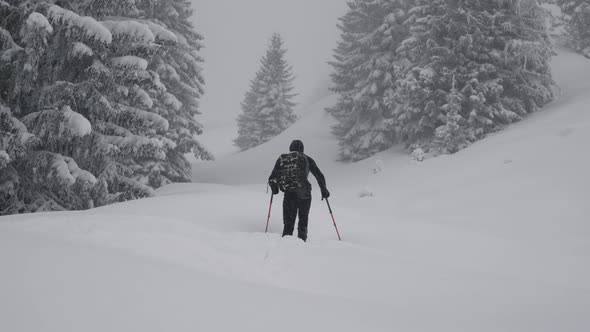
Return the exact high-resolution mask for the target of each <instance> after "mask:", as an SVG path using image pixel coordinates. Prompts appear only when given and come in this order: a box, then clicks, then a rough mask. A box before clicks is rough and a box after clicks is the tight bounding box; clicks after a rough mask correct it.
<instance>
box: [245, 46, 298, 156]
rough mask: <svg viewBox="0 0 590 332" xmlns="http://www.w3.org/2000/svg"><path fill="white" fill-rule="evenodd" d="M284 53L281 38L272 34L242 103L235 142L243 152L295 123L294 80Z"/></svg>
mask: <svg viewBox="0 0 590 332" xmlns="http://www.w3.org/2000/svg"><path fill="white" fill-rule="evenodd" d="M286 53H287V50H286V49H285V48H284V43H283V39H282V38H281V36H280V35H279V34H274V35H273V36H272V38H271V40H270V43H269V46H268V50H267V51H266V55H265V56H264V57H263V58H262V60H261V64H260V69H259V71H258V72H257V73H256V77H255V79H254V80H253V81H252V83H251V85H250V90H249V92H247V93H246V96H245V98H244V101H243V102H242V110H243V114H241V115H240V116H239V118H238V137H237V138H236V139H235V140H234V143H235V145H236V146H238V147H239V148H240V149H242V150H247V149H250V148H253V147H255V146H257V145H260V144H262V143H264V142H267V141H269V140H270V139H272V138H273V137H275V136H277V135H278V134H280V133H282V132H283V131H284V130H285V129H287V128H289V126H291V125H292V124H293V123H294V122H295V120H296V116H295V114H294V113H293V107H294V106H295V103H294V102H293V98H294V97H295V94H294V93H293V90H294V88H293V84H292V83H293V80H294V77H293V73H292V68H291V66H290V65H289V64H288V63H287V60H286V59H285V55H286Z"/></svg>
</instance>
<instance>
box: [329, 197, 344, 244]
mask: <svg viewBox="0 0 590 332" xmlns="http://www.w3.org/2000/svg"><path fill="white" fill-rule="evenodd" d="M326 203H327V204H328V210H330V216H332V222H333V223H334V228H336V234H337V235H338V241H342V238H341V237H340V232H339V231H338V226H336V220H334V213H332V207H330V201H328V199H327V198H326Z"/></svg>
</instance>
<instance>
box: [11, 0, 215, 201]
mask: <svg viewBox="0 0 590 332" xmlns="http://www.w3.org/2000/svg"><path fill="white" fill-rule="evenodd" d="M57 3H59V4H60V5H55V4H53V1H49V0H48V1H34V2H29V1H16V0H11V1H6V2H5V1H3V2H1V3H0V14H2V17H3V18H5V19H3V20H1V21H0V73H1V75H0V101H2V107H3V112H2V114H3V117H4V118H8V115H6V114H9V113H10V116H11V117H12V118H13V119H15V121H17V122H14V121H11V122H10V123H20V125H18V126H17V127H18V128H20V129H19V130H18V132H22V133H24V134H23V135H25V136H26V137H27V138H28V139H27V140H26V141H27V142H29V143H27V144H26V145H25V147H26V149H25V148H21V149H19V150H18V151H21V150H22V151H24V152H22V153H19V154H14V153H12V154H11V153H10V152H8V151H9V150H10V151H13V150H14V148H10V149H8V148H7V147H6V148H5V147H4V146H7V144H8V143H6V142H7V141H8V140H9V139H8V138H9V137H11V136H10V135H12V136H14V135H15V134H14V132H15V129H14V128H11V127H9V126H8V125H4V126H3V127H2V129H1V130H0V134H1V135H2V136H1V137H0V142H2V146H0V150H1V151H6V152H3V153H1V154H2V158H1V159H2V162H0V164H2V165H3V168H2V169H1V170H0V181H5V180H6V179H11V180H10V181H11V182H10V183H12V185H11V186H12V188H14V190H13V192H16V193H18V195H16V196H14V197H16V198H15V200H13V201H12V203H10V206H9V207H7V208H6V209H2V210H0V213H15V212H34V211H44V210H60V209H83V208H89V207H93V206H98V205H104V204H108V203H111V202H116V201H122V200H127V199H134V198H140V197H146V196H151V195H153V193H154V191H153V189H154V188H157V187H159V186H161V185H164V184H166V183H170V182H173V181H188V180H189V176H190V165H189V163H188V162H187V161H186V159H185V157H184V153H187V152H190V151H191V150H192V151H194V152H195V153H196V154H197V155H198V156H200V157H207V158H208V157H210V155H209V154H208V153H207V152H206V151H205V150H204V149H202V147H201V146H200V145H199V144H198V142H197V141H196V138H195V136H196V134H198V133H199V132H200V130H201V126H200V125H199V124H198V122H196V120H195V119H194V115H195V114H196V113H197V106H198V98H199V97H200V96H201V94H202V84H203V82H202V77H201V76H200V58H199V57H198V55H197V54H196V52H197V51H198V47H196V46H195V45H197V44H198V43H199V40H200V39H199V38H197V37H198V34H196V32H194V31H193V32H194V34H193V35H189V34H187V32H186V31H185V30H186V29H192V26H191V25H190V23H189V22H188V17H189V16H190V14H191V11H190V7H189V4H188V2H186V1H173V0H169V1H152V2H149V1H147V0H146V1H112V0H82V1H77V2H68V1H58V2H57ZM142 6H143V7H142ZM150 6H151V7H150ZM157 6H159V7H157ZM174 6H176V9H175V10H172V9H174V8H172V7H174ZM148 7H149V8H152V11H153V13H158V15H160V16H159V17H160V18H161V19H162V20H160V19H158V18H156V17H155V16H153V17H152V16H148V15H147V14H146V11H145V10H144V8H148ZM166 17H168V21H169V22H170V25H171V26H174V24H176V26H178V31H174V30H171V29H168V28H167V25H166V24H165V23H164V22H163V20H164V19H165V18H166ZM183 34H184V35H183ZM189 37H190V38H193V37H194V38H193V39H194V40H192V41H188V38H189ZM191 45H192V46H191ZM179 73H180V74H179ZM6 110H10V112H9V111H6ZM5 123H7V122H6V121H5ZM10 133H12V134H10ZM7 137H8V138H7ZM29 138H30V139H29ZM23 142H24V141H23ZM30 142H35V144H33V143H30ZM7 149H8V150H7ZM6 155H8V158H4V157H6ZM7 174H8V175H7ZM6 188H7V187H6Z"/></svg>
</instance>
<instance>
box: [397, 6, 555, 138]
mask: <svg viewBox="0 0 590 332" xmlns="http://www.w3.org/2000/svg"><path fill="white" fill-rule="evenodd" d="M410 14H411V18H410V19H409V20H408V24H409V25H410V37H409V38H408V39H406V40H405V41H404V42H403V43H402V46H401V47H400V48H399V51H400V52H402V53H405V54H406V56H407V57H408V59H409V60H410V61H411V62H412V63H413V64H414V65H413V67H411V68H410V69H409V70H408V71H407V72H406V75H405V78H404V79H403V80H401V81H400V83H401V84H400V85H401V88H400V89H399V90H398V100H405V101H406V102H405V103H401V104H400V107H399V108H398V110H397V111H396V113H395V114H396V115H395V121H394V123H395V132H396V133H397V134H398V135H399V137H400V140H401V141H403V142H405V143H406V144H408V145H417V146H420V147H423V148H426V149H429V148H430V145H431V143H432V142H433V139H434V138H435V135H436V131H437V128H441V127H443V128H444V126H446V124H447V123H448V122H449V121H450V123H451V126H452V127H455V126H456V125H459V126H461V125H463V126H465V128H463V129H462V130H456V131H455V130H453V132H456V133H460V134H461V135H464V134H466V135H467V141H474V140H477V139H480V138H482V137H483V136H484V135H485V134H487V133H490V132H493V131H496V130H499V129H501V128H502V127H503V126H504V125H506V124H508V123H511V122H514V121H517V120H520V119H521V118H522V117H523V116H524V115H526V114H527V113H530V112H533V111H536V110H537V109H539V108H540V107H542V106H544V105H545V104H547V103H548V102H550V101H551V100H552V99H553V91H552V86H553V84H554V83H553V80H552V78H551V73H550V69H549V65H548V61H549V58H550V56H551V54H552V51H551V46H550V41H549V36H548V34H547V27H546V16H545V14H546V13H545V11H544V10H543V9H542V8H541V7H540V6H539V3H538V1H537V0H521V1H500V2H496V1H492V2H482V1H460V0H453V1H446V0H433V1H426V0H417V1H416V6H415V7H414V9H413V10H412V11H410ZM453 86H455V89H456V91H459V92H460V94H461V95H462V96H456V97H457V98H451V99H454V100H455V102H458V101H461V108H460V111H459V112H457V113H458V114H456V115H455V114H451V115H449V114H448V113H449V112H450V111H451V110H452V111H453V113H455V111H456V109H457V107H456V106H454V107H448V105H449V94H452V91H453ZM455 93H456V92H455ZM459 97H460V98H459ZM445 105H447V106H445ZM443 106H445V107H443ZM441 130H442V129H441ZM460 141H462V139H460ZM438 146H440V145H438Z"/></svg>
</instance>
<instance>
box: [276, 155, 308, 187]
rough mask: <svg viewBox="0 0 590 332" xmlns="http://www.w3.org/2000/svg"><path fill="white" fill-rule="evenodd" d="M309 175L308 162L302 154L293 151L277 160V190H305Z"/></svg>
mask: <svg viewBox="0 0 590 332" xmlns="http://www.w3.org/2000/svg"><path fill="white" fill-rule="evenodd" d="M308 174H309V161H308V160H307V157H306V156H305V154H303V153H302V152H298V151H293V152H291V153H287V154H283V155H281V157H280V158H279V177H278V182H279V188H281V190H282V191H291V192H299V191H300V190H302V189H303V188H305V182H307V175H308Z"/></svg>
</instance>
